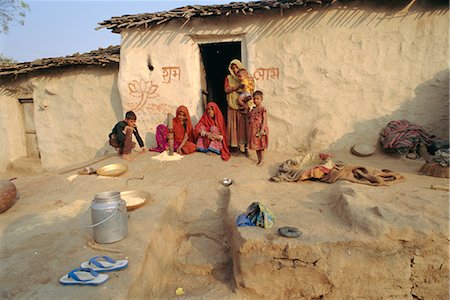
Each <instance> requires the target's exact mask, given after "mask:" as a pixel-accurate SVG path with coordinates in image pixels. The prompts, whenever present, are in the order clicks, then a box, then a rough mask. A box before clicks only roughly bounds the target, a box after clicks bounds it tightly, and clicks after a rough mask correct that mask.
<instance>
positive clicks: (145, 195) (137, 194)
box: [120, 190, 151, 211]
mask: <svg viewBox="0 0 450 300" xmlns="http://www.w3.org/2000/svg"><path fill="white" fill-rule="evenodd" d="M120 198H122V199H123V200H124V201H125V202H126V203H127V211H130V210H134V209H137V208H139V207H142V206H144V205H145V204H147V203H148V202H150V201H151V195H150V193H149V192H146V191H140V190H130V191H123V192H120ZM130 198H141V199H143V202H141V203H138V204H129V203H128V202H129V201H127V200H128V199H130Z"/></svg>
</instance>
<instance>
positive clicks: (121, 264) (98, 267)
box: [81, 256, 128, 273]
mask: <svg viewBox="0 0 450 300" xmlns="http://www.w3.org/2000/svg"><path fill="white" fill-rule="evenodd" d="M81 267H82V268H91V269H92V270H94V271H96V272H99V273H102V272H112V271H119V270H122V269H125V268H126V267H128V260H127V259H122V260H115V259H113V258H111V257H109V256H94V257H92V258H91V259H89V261H85V262H83V263H82V264H81Z"/></svg>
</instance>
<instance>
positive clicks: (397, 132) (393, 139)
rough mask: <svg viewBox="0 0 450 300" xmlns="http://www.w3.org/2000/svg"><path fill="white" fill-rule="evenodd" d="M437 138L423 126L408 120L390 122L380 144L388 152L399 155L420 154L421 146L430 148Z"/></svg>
mask: <svg viewBox="0 0 450 300" xmlns="http://www.w3.org/2000/svg"><path fill="white" fill-rule="evenodd" d="M435 139H436V137H435V136H434V135H433V134H431V133H429V132H427V131H426V130H425V129H424V128H423V127H422V126H420V125H418V124H416V123H413V122H410V121H408V120H394V121H390V122H389V123H388V124H387V125H386V127H385V128H384V129H383V130H382V131H381V132H380V142H381V144H382V146H383V149H384V150H386V151H396V152H398V153H399V154H402V155H403V154H408V153H411V152H414V153H416V152H418V148H419V145H420V144H424V145H426V146H427V147H429V146H430V145H431V144H432V143H433V142H434V140H435Z"/></svg>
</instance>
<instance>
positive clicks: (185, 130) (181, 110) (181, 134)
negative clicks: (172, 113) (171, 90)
mask: <svg viewBox="0 0 450 300" xmlns="http://www.w3.org/2000/svg"><path fill="white" fill-rule="evenodd" d="M173 134H174V150H176V151H177V153H178V154H190V153H193V152H195V150H196V148H197V146H195V144H194V130H193V128H192V121H191V116H190V115H189V111H188V109H187V107H186V106H184V105H180V106H179V107H178V108H177V116H176V117H175V118H173ZM175 145H179V146H178V147H176V149H175Z"/></svg>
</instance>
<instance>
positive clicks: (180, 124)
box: [149, 105, 197, 154]
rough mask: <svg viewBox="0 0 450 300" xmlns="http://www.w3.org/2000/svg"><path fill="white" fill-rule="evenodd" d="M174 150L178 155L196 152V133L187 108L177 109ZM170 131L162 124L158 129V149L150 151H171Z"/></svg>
mask: <svg viewBox="0 0 450 300" xmlns="http://www.w3.org/2000/svg"><path fill="white" fill-rule="evenodd" d="M173 135H174V143H173V148H174V149H173V150H174V151H176V152H177V153H178V154H190V153H193V152H195V150H196V148H197V147H196V145H195V144H194V142H193V141H194V133H193V128H192V122H191V117H190V116H189V111H188V109H187V107H186V106H184V105H181V106H179V107H178V108H177V115H176V117H175V118H173ZM168 137H169V129H168V128H167V126H166V125H164V124H160V125H158V127H156V143H157V147H156V148H150V149H149V150H150V151H156V152H160V153H161V152H163V151H165V150H168V149H169V142H168Z"/></svg>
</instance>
